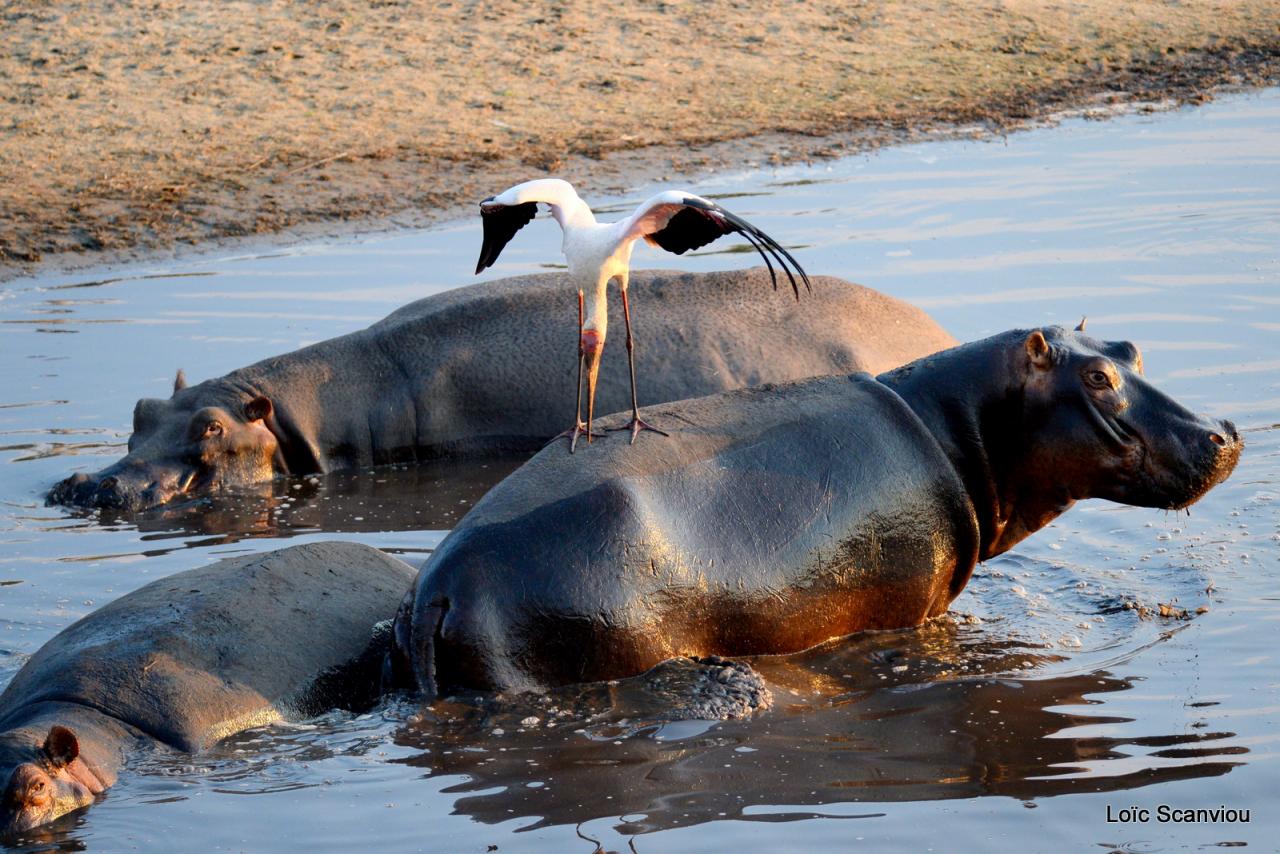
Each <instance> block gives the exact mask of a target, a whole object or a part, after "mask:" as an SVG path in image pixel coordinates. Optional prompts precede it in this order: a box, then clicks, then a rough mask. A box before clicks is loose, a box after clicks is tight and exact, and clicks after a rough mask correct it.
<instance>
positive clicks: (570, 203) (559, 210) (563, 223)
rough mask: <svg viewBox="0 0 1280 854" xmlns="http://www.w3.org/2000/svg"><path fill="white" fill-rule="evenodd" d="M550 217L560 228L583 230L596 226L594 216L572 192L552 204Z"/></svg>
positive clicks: (584, 203) (585, 204)
mask: <svg viewBox="0 0 1280 854" xmlns="http://www.w3.org/2000/svg"><path fill="white" fill-rule="evenodd" d="M551 215H552V216H554V217H555V218H556V222H558V223H560V227H561V228H566V229H567V228H569V227H573V228H583V227H585V226H591V225H595V224H596V215H595V214H593V213H592V212H591V208H589V207H588V206H587V203H586V202H584V201H583V200H582V199H580V198H578V194H577V193H574V192H573V191H572V190H570V191H569V193H568V195H567V197H566V198H564V199H563V200H560V201H556V202H554V203H552V205H551Z"/></svg>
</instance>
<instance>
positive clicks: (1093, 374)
mask: <svg viewBox="0 0 1280 854" xmlns="http://www.w3.org/2000/svg"><path fill="white" fill-rule="evenodd" d="M1084 381H1085V382H1087V383H1088V384H1089V385H1091V386H1093V387H1094V388H1111V376H1110V375H1109V374H1108V373H1107V372H1106V371H1088V372H1087V373H1085V375H1084Z"/></svg>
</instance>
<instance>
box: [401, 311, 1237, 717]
mask: <svg viewBox="0 0 1280 854" xmlns="http://www.w3.org/2000/svg"><path fill="white" fill-rule="evenodd" d="M651 413H652V414H653V416H654V418H655V419H661V420H662V423H664V424H667V425H669V426H670V427H671V428H672V429H671V437H670V439H669V440H664V441H661V442H648V443H643V444H638V445H636V446H634V447H631V446H628V445H627V444H626V442H625V441H618V440H617V439H615V438H612V437H611V438H606V439H602V440H600V441H598V442H596V443H595V444H593V445H592V446H590V447H587V448H585V449H584V448H579V451H578V455H577V456H576V457H574V458H570V457H568V455H566V454H564V453H562V452H556V450H555V449H554V448H548V449H545V450H543V451H542V452H541V453H539V454H538V455H536V456H534V457H533V458H532V459H531V460H530V461H529V462H527V463H526V464H525V465H524V466H522V467H521V468H519V469H518V470H516V471H515V472H514V473H513V474H512V475H511V476H509V477H508V478H507V479H505V480H504V481H502V482H501V483H499V484H498V485H497V486H495V487H494V488H493V489H492V490H491V491H490V492H489V493H488V494H487V495H486V496H485V497H484V498H483V499H481V500H480V501H479V502H478V503H477V504H476V506H475V507H474V508H473V509H472V511H471V512H470V513H469V514H468V515H467V516H466V517H464V519H463V520H462V522H461V523H460V524H459V525H458V526H457V527H456V528H454V529H453V531H452V532H451V533H450V534H449V536H448V537H446V538H445V540H444V541H443V542H442V543H441V544H440V546H439V547H438V548H437V549H436V551H435V552H434V553H433V555H432V557H431V559H430V560H429V561H428V562H427V563H426V565H425V566H424V567H423V568H422V570H421V571H420V572H419V575H418V578H417V580H416V581H415V583H414V585H413V587H412V588H411V589H410V590H409V592H408V593H407V594H406V596H405V599H404V601H403V602H402V603H401V605H400V608H399V610H398V612H397V615H396V620H395V625H394V629H393V639H392V644H393V648H392V652H391V655H390V658H389V662H388V665H389V670H390V672H391V673H392V674H393V676H394V678H395V679H396V680H398V681H399V682H400V683H401V684H404V685H406V686H407V687H409V688H411V689H416V690H418V691H421V692H423V693H425V694H427V695H439V694H447V693H450V692H455V691H458V690H461V689H481V690H496V691H508V692H520V691H538V690H543V689H545V688H547V687H549V686H555V685H562V684H568V683H572V682H582V681H592V680H607V679H615V678H621V677H626V676H630V675H633V674H637V673H640V672H642V671H644V670H646V669H648V668H649V667H651V666H652V665H653V664H655V663H656V662H658V661H661V660H663V659H667V658H670V657H672V656H677V655H692V656H709V655H719V656H732V657H738V656H753V655H762V654H783V653H793V652H797V651H800V650H804V649H806V648H809V647H812V646H814V645H815V644H818V643H821V642H823V641H827V640H829V639H833V638H839V637H843V636H846V635H849V634H852V633H855V632H859V631H863V630H868V629H896V628H906V627H911V626H916V625H919V624H920V623H922V622H923V621H925V620H928V619H930V618H932V617H936V616H938V615H941V614H943V613H944V612H945V611H946V610H947V608H948V606H949V604H950V603H951V601H952V600H953V599H955V597H956V596H957V595H959V593H960V592H961V591H962V590H963V589H964V586H965V584H966V582H967V581H968V579H969V576H970V574H971V573H972V571H973V569H974V566H975V565H976V564H977V562H978V561H980V560H985V559H987V558H990V557H992V556H994V555H998V554H1000V553H1002V552H1004V551H1006V550H1008V549H1009V548H1011V547H1012V546H1014V545H1015V544H1017V543H1018V542H1020V541H1021V540H1022V539H1023V538H1025V537H1027V536H1028V535H1030V534H1031V533H1033V532H1034V531H1037V530H1039V529H1040V528H1042V527H1044V526H1045V525H1046V524H1048V523H1049V522H1050V521H1051V520H1053V519H1054V518H1055V517H1057V516H1058V515H1059V514H1061V513H1063V512H1064V511H1066V510H1067V509H1068V508H1069V507H1070V506H1071V505H1072V504H1073V503H1074V502H1075V501H1077V500H1080V499H1084V498H1091V497H1092V498H1103V499H1109V500H1111V501H1116V502H1122V503H1125V504H1131V505H1138V506H1144V507H1158V508H1165V509H1178V508H1183V507H1186V506H1187V505H1189V504H1191V503H1192V502H1194V501H1196V500H1197V499H1198V498H1200V496H1202V495H1203V494H1204V493H1205V492H1206V491H1207V490H1209V489H1210V488H1211V487H1213V486H1214V485H1215V484H1217V483H1218V482H1220V481H1221V480H1223V479H1224V478H1226V477H1227V475H1228V474H1229V473H1230V472H1231V471H1232V469H1233V468H1234V467H1235V464H1236V462H1237V460H1238V458H1239V455H1240V450H1241V447H1242V441H1241V439H1240V436H1239V434H1238V433H1237V432H1236V430H1235V428H1234V426H1233V425H1232V424H1231V423H1230V422H1228V421H1217V420H1213V419H1210V418H1208V417H1205V416H1200V415H1197V414H1194V413H1192V412H1190V411H1188V410H1187V409H1185V408H1184V407H1182V406H1181V405H1179V404H1178V403H1177V402H1175V401H1174V400H1172V399H1171V398H1169V397H1167V396H1166V395H1164V394H1162V393H1161V392H1160V391H1158V390H1157V389H1156V388H1155V387H1154V386H1152V384H1151V383H1149V382H1148V381H1147V380H1146V379H1145V377H1144V375H1143V365H1142V358H1141V354H1140V353H1139V351H1138V348H1137V347H1135V346H1134V345H1133V344H1131V343H1129V342H1123V341H1122V342H1107V341H1099V340H1095V339H1094V338H1092V337H1089V336H1088V335H1087V334H1085V333H1084V332H1083V331H1080V330H1070V329H1064V328H1059V327H1050V328H1047V329H1032V330H1015V331H1011V332H1006V333H1003V334H1000V335H996V336H994V337H991V338H987V339H985V340H982V341H978V342H975V343H971V344H966V345H963V346H960V347H956V348H952V349H949V350H946V351H944V352H942V353H939V354H935V355H932V356H927V357H925V358H923V359H918V360H916V361H915V362H912V363H911V364H909V365H906V366H904V367H901V368H899V369H896V370H891V371H888V372H886V373H883V374H881V375H880V376H878V377H872V376H870V375H868V374H865V373H855V374H849V375H844V376H826V377H818V378H811V379H807V380H802V381H796V382H792V383H788V384H770V385H764V386H761V387H758V388H750V389H742V390H737V391H731V392H725V393H721V394H717V395H712V396H709V397H704V398H699V399H696V400H686V401H679V402H675V403H670V404H666V405H662V406H657V407H653V408H652V409H651ZM615 420H616V419H615Z"/></svg>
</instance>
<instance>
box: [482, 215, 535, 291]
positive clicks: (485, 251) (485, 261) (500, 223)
mask: <svg viewBox="0 0 1280 854" xmlns="http://www.w3.org/2000/svg"><path fill="white" fill-rule="evenodd" d="M488 202H489V199H485V201H483V202H481V203H480V218H481V220H482V221H483V222H484V243H483V244H482V245H481V246H480V260H479V261H477V262H476V272H477V273H479V272H480V271H481V270H484V269H485V268H486V267H490V266H492V265H493V262H494V261H497V260H498V256H499V255H501V254H502V250H503V248H504V247H505V246H506V245H507V244H508V243H510V242H511V238H513V237H515V236H516V232H517V231H519V230H520V229H522V228H524V227H525V226H526V225H528V224H529V222H530V220H532V219H533V218H534V217H535V216H537V214H538V203H537V202H525V203H524V204H522V205H503V206H502V207H499V208H493V209H491V210H485V209H484V205H485V204H486V203H488Z"/></svg>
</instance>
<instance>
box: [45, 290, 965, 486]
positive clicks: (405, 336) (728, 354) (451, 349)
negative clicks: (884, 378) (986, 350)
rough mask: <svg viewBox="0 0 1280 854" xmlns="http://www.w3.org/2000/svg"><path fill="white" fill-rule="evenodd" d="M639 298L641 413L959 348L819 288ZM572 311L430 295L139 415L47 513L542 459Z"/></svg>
mask: <svg viewBox="0 0 1280 854" xmlns="http://www.w3.org/2000/svg"><path fill="white" fill-rule="evenodd" d="M629 293H630V295H631V301H632V303H633V309H634V310H633V312H632V317H633V320H634V324H635V334H636V340H637V345H636V346H637V350H636V362H637V372H638V377H637V379H638V385H639V400H640V403H641V404H642V405H646V406H647V405H650V404H654V403H661V402H666V401H671V400H682V399H685V398H691V397H699V396H702V395H707V394H713V393H715V392H719V391H725V390H728V389H733V388H740V387H742V386H749V385H757V384H760V383H765V382H779V381H786V380H793V379H799V378H802V377H809V376H817V375H824V374H834V373H848V372H850V371H855V370H866V371H871V372H879V371H883V370H886V369H888V368H891V367H896V366H897V365H900V364H903V363H905V362H908V361H911V360H912V359H915V358H917V357H920V356H923V355H926V354H928V353H932V352H935V351H936V350H939V349H942V348H945V347H948V346H951V345H952V344H954V343H955V342H954V341H953V339H952V338H951V337H950V336H949V335H947V333H946V332H944V331H943V330H942V329H941V328H939V327H938V325H937V324H936V323H934V322H933V321H932V320H931V319H929V317H928V316H927V315H925V314H924V313H923V312H922V311H920V310H919V309H916V308H913V307H912V306H909V305H906V304H905V303H902V302H900V301H898V300H895V299H893V298H891V297H887V296H885V295H883V294H879V293H876V292H875V291H872V290H869V289H867V288H863V287H860V286H858V285H853V284H850V283H848V282H844V281H841V280H839V279H834V278H827V277H817V278H815V279H814V280H813V293H812V294H805V295H804V297H803V298H802V299H801V300H800V301H799V302H796V301H795V300H794V299H793V298H792V297H791V295H790V293H789V292H787V291H785V290H779V291H775V290H773V288H772V285H771V283H770V279H769V277H768V276H767V275H766V274H765V272H764V271H763V270H761V269H756V270H739V271H733V272H728V273H710V274H679V273H672V272H664V271H657V272H646V273H636V274H635V275H634V276H632V278H631V286H630V290H629ZM619 308H620V307H619V306H617V305H614V306H613V307H612V310H613V311H614V312H615V313H617V312H619ZM577 314H578V308H577V293H576V286H575V285H574V284H573V282H572V281H571V280H570V279H569V277H568V276H567V275H566V274H564V273H550V274H544V275H537V276H524V277H519V278H514V279H504V280H500V281H496V282H485V283H481V284H477V285H471V286H468V287H463V288H457V289H456V290H452V291H447V292H445V293H442V294H437V295H435V296H431V297H427V298H425V299H422V300H419V301H417V302H415V303H412V304H411V305H408V306H405V307H404V308H402V309H400V310H399V311H396V312H395V313H394V314H392V315H390V316H389V317H387V318H385V319H384V320H382V321H380V322H378V323H375V324H374V325H373V326H371V327H369V328H367V329H362V330H360V331H358V332H353V333H351V334H348V335H343V336H341V337H338V338H333V339H330V340H328V341H321V342H319V343H317V344H313V345H311V346H309V347H305V348H303V349H301V350H297V351H295V352H292V353H285V354H282V355H280V356H275V357H272V358H269V359H264V360H263V361H260V362H257V363H255V364H252V365H249V366H247V367H244V368H241V369H239V370H237V371H233V372H232V373H230V374H228V375H226V376H225V377H220V378H216V379H210V380H206V381H204V382H202V383H200V384H199V385H194V386H190V387H180V388H179V389H178V390H177V391H176V392H175V394H174V395H173V397H172V398H171V399H169V400H157V399H149V400H142V401H139V402H138V405H137V406H136V407H135V410H134V433H133V435H132V436H131V437H130V440H129V454H128V455H127V456H126V457H125V458H124V459H122V460H119V461H118V462H116V463H115V464H113V465H111V466H108V467H107V468H105V469H103V470H101V471H99V472H97V473H95V474H93V475H89V474H87V473H84V472H79V473H76V474H74V475H72V476H71V477H68V478H67V479H65V480H64V481H62V482H61V483H59V484H58V485H57V486H55V487H54V489H53V490H52V491H51V492H50V496H49V498H50V500H51V501H55V502H66V503H71V504H81V505H85V506H93V507H111V508H121V509H126V510H134V511H136V510H142V509H146V508H148V507H152V506H155V505H157V504H162V503H164V502H166V501H169V500H171V499H173V498H174V497H176V496H177V495H180V494H188V493H189V494H196V493H200V492H203V491H213V490H218V489H238V488H242V487H244V486H247V485H250V484H253V483H259V482H262V481H264V480H269V479H270V478H271V477H272V476H273V475H274V474H280V473H290V474H295V475H296V474H307V473H311V472H327V471H334V470H338V469H344V468H352V467H356V466H367V465H372V464H378V463H386V462H408V461H422V460H432V459H440V458H459V457H472V458H476V457H485V456H491V455H502V454H508V453H528V452H532V451H536V450H537V449H538V448H539V447H541V446H542V445H543V444H545V443H546V442H547V441H548V440H549V439H550V438H551V437H552V436H555V435H557V434H558V433H560V432H561V431H562V430H564V429H565V428H567V427H570V426H572V420H573V414H574V399H575V391H576V387H575V383H576V379H577V374H576V370H577V364H578V354H577V347H578V316H577ZM614 320H615V321H616V323H615V324H614V328H615V329H618V330H620V329H621V328H622V323H621V320H622V319H621V318H620V317H616V316H615V318H614ZM614 338H615V341H614V344H613V346H607V345H606V347H605V353H604V357H603V360H602V366H601V372H600V383H599V386H598V390H597V394H596V405H595V412H596V413H607V412H612V411H618V410H621V409H623V408H625V407H627V406H628V405H629V404H630V397H629V383H628V378H627V369H626V364H627V358H626V348H625V347H624V345H623V340H622V336H621V335H615V336H614ZM179 385H180V386H181V385H182V384H179ZM211 421H217V422H218V429H217V431H216V432H215V433H214V434H212V437H210V434H208V432H207V430H208V425H209V422H211Z"/></svg>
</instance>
